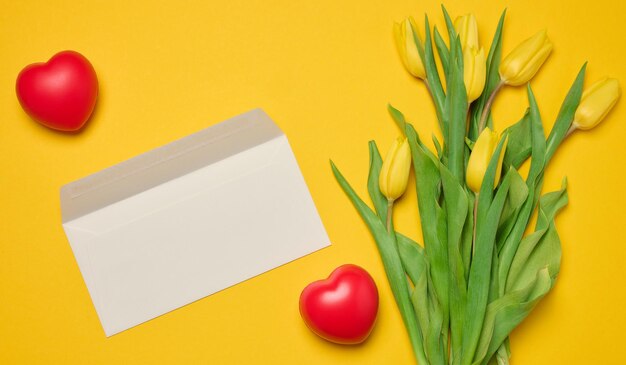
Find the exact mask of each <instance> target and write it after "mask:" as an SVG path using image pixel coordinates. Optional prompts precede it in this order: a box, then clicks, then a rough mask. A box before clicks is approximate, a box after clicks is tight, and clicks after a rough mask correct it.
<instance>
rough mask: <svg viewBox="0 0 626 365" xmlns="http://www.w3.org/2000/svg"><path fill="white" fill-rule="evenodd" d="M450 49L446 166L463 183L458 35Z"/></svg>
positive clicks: (463, 112)
mask: <svg viewBox="0 0 626 365" xmlns="http://www.w3.org/2000/svg"><path fill="white" fill-rule="evenodd" d="M450 50H451V52H450V64H449V68H450V79H449V80H448V90H447V92H448V93H447V96H446V106H445V114H446V115H445V117H444V119H445V120H446V123H447V126H448V140H447V142H448V150H447V151H448V168H449V169H450V172H452V175H453V176H454V177H455V178H456V179H457V181H458V182H459V183H464V181H465V178H464V164H465V155H464V154H465V129H466V117H467V93H466V91H465V83H464V82H463V54H462V51H461V41H460V39H459V38H458V37H457V38H455V39H454V40H453V41H452V42H451V43H450Z"/></svg>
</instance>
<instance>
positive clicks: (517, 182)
mask: <svg viewBox="0 0 626 365" xmlns="http://www.w3.org/2000/svg"><path fill="white" fill-rule="evenodd" d="M509 140H510V137H509ZM507 148H508V147H507ZM510 171H511V173H512V174H513V175H512V178H511V179H512V180H511V187H510V188H509V195H508V196H507V198H506V203H504V209H503V210H502V216H501V217H500V223H499V224H498V233H497V235H496V242H497V247H498V252H500V250H501V249H502V245H503V244H504V242H505V240H506V238H507V237H508V236H509V234H510V233H511V230H512V229H513V227H514V226H515V223H516V222H517V217H518V216H519V212H520V210H521V208H522V205H523V204H524V202H525V201H526V199H527V198H528V186H527V185H526V182H525V181H524V179H523V178H522V176H521V175H520V174H519V172H517V170H515V169H514V168H510Z"/></svg>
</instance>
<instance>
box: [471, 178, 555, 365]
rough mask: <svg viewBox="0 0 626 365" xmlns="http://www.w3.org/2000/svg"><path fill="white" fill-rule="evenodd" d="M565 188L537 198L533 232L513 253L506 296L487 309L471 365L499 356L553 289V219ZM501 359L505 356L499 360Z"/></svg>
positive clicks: (483, 362)
mask: <svg viewBox="0 0 626 365" xmlns="http://www.w3.org/2000/svg"><path fill="white" fill-rule="evenodd" d="M566 188H567V184H566V181H564V182H563V185H562V187H561V189H560V190H559V191H556V192H552V193H548V194H546V195H544V196H543V197H542V198H541V200H540V203H539V216H538V219H537V225H536V227H535V232H534V233H532V234H530V235H528V236H526V237H525V238H524V239H523V240H522V242H521V244H520V246H519V249H518V250H517V253H516V256H515V259H514V261H513V265H512V266H511V270H510V275H509V278H508V281H507V290H506V294H504V295H503V296H502V297H501V298H499V299H496V300H494V301H493V302H491V303H490V304H489V307H488V308H487V315H486V316H485V325H484V327H483V331H482V334H481V340H480V343H479V346H478V351H477V355H476V358H475V360H476V361H475V363H474V364H481V363H482V364H487V361H486V360H487V359H489V358H490V357H491V356H492V355H493V354H494V353H495V352H496V351H498V352H501V351H502V348H503V345H504V348H506V345H505V341H506V338H507V337H508V336H509V334H510V332H511V331H512V330H513V329H514V328H515V327H517V325H518V324H519V323H521V321H522V320H523V319H524V318H526V316H528V314H529V313H530V311H531V310H532V309H533V308H534V307H535V305H536V304H537V302H538V301H539V300H540V299H541V298H543V297H544V296H545V295H546V294H547V293H548V291H549V290H550V289H551V288H552V287H553V286H554V281H555V280H556V276H557V275H558V272H559V269H560V262H561V245H560V241H559V237H558V234H557V231H556V227H555V225H554V218H555V216H556V214H557V213H558V212H559V211H560V210H561V209H562V208H563V207H564V206H565V205H566V204H567V190H566ZM504 355H508V354H507V353H503V354H501V355H500V356H501V357H504ZM506 358H507V359H508V356H506Z"/></svg>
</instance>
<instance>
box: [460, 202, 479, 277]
mask: <svg viewBox="0 0 626 365" xmlns="http://www.w3.org/2000/svg"><path fill="white" fill-rule="evenodd" d="M466 192H467V198H468V201H467V216H466V218H465V226H464V227H463V234H462V241H461V254H462V256H463V267H464V272H465V281H466V282H467V280H468V279H469V271H470V263H471V260H472V243H473V242H472V240H473V239H474V201H475V199H476V198H475V195H474V194H473V193H472V192H470V191H469V190H466Z"/></svg>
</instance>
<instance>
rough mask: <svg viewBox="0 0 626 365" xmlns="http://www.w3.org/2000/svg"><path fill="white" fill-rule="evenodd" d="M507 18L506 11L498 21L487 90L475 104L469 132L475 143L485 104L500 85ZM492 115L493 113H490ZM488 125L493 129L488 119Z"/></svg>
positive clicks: (491, 51)
mask: <svg viewBox="0 0 626 365" xmlns="http://www.w3.org/2000/svg"><path fill="white" fill-rule="evenodd" d="M505 16H506V10H504V11H503V12H502V15H501V16H500V20H499V21H498V26H497V28H496V32H495V34H494V35H493V40H492V41H491V47H490V48H489V55H488V56H487V80H486V81H485V88H484V89H483V93H482V94H481V95H480V97H479V98H478V100H477V101H476V102H475V103H474V104H475V107H474V108H473V113H472V118H471V119H470V121H471V123H470V128H469V132H468V136H469V138H470V139H471V140H472V141H475V140H476V139H477V138H478V124H479V122H480V117H481V115H482V113H483V109H484V108H485V104H486V103H487V100H488V99H489V96H490V95H491V93H492V92H493V90H495V88H496V87H497V86H498V84H499V83H500V73H499V72H498V69H499V68H500V60H501V58H502V27H503V25H504V17H505ZM489 114H491V113H489ZM488 121H489V122H488V123H487V125H488V126H490V127H492V128H493V125H492V122H491V118H489V119H488Z"/></svg>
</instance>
